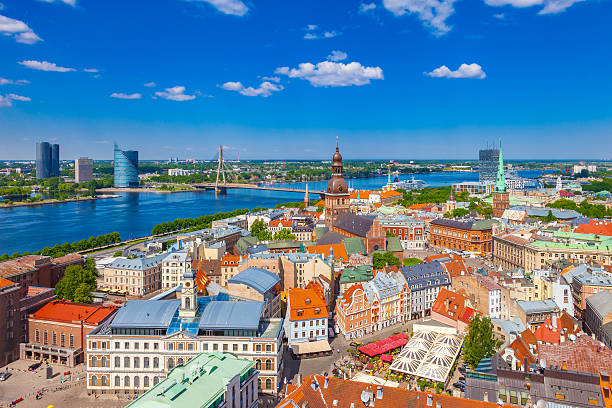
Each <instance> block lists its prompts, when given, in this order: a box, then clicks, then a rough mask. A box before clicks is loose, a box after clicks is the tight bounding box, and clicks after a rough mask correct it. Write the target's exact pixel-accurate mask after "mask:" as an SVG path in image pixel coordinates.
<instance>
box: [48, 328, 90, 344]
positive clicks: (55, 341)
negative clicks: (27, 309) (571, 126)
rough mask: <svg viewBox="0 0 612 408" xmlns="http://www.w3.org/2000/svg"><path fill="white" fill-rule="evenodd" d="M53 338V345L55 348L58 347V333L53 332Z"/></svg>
mask: <svg viewBox="0 0 612 408" xmlns="http://www.w3.org/2000/svg"><path fill="white" fill-rule="evenodd" d="M52 338H53V343H52V344H53V345H54V346H55V345H57V333H56V332H55V331H54V332H53V337H52ZM94 344H95V343H94Z"/></svg>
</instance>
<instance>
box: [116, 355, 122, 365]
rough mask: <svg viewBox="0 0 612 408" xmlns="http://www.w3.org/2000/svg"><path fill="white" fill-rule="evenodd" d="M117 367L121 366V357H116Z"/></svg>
mask: <svg viewBox="0 0 612 408" xmlns="http://www.w3.org/2000/svg"><path fill="white" fill-rule="evenodd" d="M115 367H121V357H115Z"/></svg>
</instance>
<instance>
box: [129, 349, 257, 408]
mask: <svg viewBox="0 0 612 408" xmlns="http://www.w3.org/2000/svg"><path fill="white" fill-rule="evenodd" d="M257 398H258V388H257V370H256V369H255V362H254V361H249V360H243V359H239V358H236V357H234V356H233V355H232V354H227V353H202V354H198V355H197V356H196V357H194V358H192V359H191V360H189V362H188V363H187V364H185V365H184V366H178V367H175V368H174V369H173V370H172V371H170V372H169V373H168V376H167V377H166V378H165V379H164V380H162V381H160V382H159V383H158V384H157V385H155V386H154V387H152V388H151V389H149V390H148V391H147V392H145V393H144V394H142V395H141V396H140V397H139V398H138V399H137V400H135V401H133V402H132V403H131V404H129V405H127V407H130V408H165V407H168V408H170V407H172V408H178V407H181V408H182V407H185V408H187V407H189V408H224V407H231V406H232V405H233V406H238V405H237V404H238V402H240V406H241V407H247V408H248V407H254V406H257Z"/></svg>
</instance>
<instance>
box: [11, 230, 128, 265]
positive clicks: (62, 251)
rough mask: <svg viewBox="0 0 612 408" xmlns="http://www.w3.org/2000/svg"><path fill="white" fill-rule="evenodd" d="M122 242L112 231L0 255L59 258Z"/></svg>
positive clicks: (117, 234) (116, 233)
mask: <svg viewBox="0 0 612 408" xmlns="http://www.w3.org/2000/svg"><path fill="white" fill-rule="evenodd" d="M117 242H121V237H120V236H119V233H118V232H111V233H109V234H103V235H98V236H97V237H94V236H91V237H89V239H82V240H80V241H76V242H73V243H69V242H65V243H64V244H62V245H60V244H55V245H54V246H52V247H48V246H47V247H44V248H43V249H41V250H39V251H35V252H29V251H28V252H23V253H19V252H14V253H13V254H11V255H9V254H3V255H2V256H0V261H6V260H7V259H12V258H18V257H20V256H25V255H43V256H50V257H51V258H59V257H60V256H64V255H66V254H69V253H72V252H78V251H84V250H86V249H94V248H99V247H102V246H106V245H110V244H116V243H117Z"/></svg>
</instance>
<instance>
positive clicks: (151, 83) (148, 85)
mask: <svg viewBox="0 0 612 408" xmlns="http://www.w3.org/2000/svg"><path fill="white" fill-rule="evenodd" d="M155 85H156V83H155V82H147V83H146V84H144V86H146V87H147V88H153V87H154V86H155Z"/></svg>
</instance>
